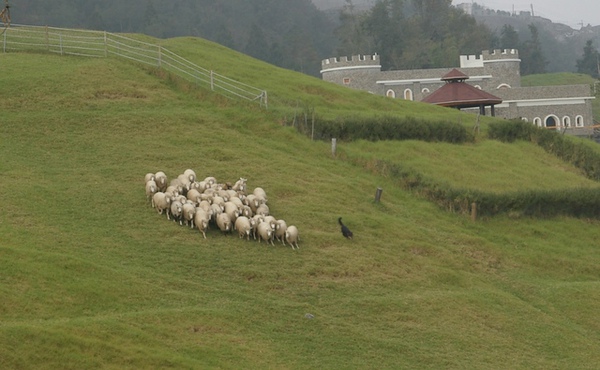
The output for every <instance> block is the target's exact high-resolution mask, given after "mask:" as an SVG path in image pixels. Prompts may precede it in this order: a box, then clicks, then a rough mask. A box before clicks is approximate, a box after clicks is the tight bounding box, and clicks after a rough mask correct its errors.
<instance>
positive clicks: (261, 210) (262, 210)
mask: <svg viewBox="0 0 600 370" xmlns="http://www.w3.org/2000/svg"><path fill="white" fill-rule="evenodd" d="M254 213H256V214H257V215H263V216H268V215H269V214H270V210H269V206H268V205H266V204H261V205H260V206H258V208H256V212H254Z"/></svg>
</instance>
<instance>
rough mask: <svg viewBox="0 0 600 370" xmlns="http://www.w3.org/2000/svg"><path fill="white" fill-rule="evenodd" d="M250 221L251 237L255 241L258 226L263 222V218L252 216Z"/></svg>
mask: <svg viewBox="0 0 600 370" xmlns="http://www.w3.org/2000/svg"><path fill="white" fill-rule="evenodd" d="M252 219H253V220H254V225H253V226H252V235H253V236H254V240H256V236H257V235H258V232H257V231H256V229H257V227H258V224H260V223H261V222H264V221H265V218H264V217H263V216H262V215H254V216H252Z"/></svg>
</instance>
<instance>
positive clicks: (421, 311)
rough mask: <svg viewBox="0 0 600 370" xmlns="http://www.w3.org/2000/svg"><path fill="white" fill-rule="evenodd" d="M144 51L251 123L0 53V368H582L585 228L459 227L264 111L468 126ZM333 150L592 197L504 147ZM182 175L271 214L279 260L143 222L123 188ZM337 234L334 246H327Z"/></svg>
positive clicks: (594, 302)
mask: <svg viewBox="0 0 600 370" xmlns="http://www.w3.org/2000/svg"><path fill="white" fill-rule="evenodd" d="M164 42H165V43H166V44H168V45H169V46H168V47H169V48H171V49H173V50H174V51H176V52H178V53H182V54H186V57H188V58H190V59H191V60H194V61H196V60H198V64H199V65H203V63H202V62H201V61H200V60H202V59H206V60H208V58H209V56H210V58H211V60H213V63H214V68H215V69H217V67H218V68H221V69H223V70H222V71H221V70H218V72H219V73H222V74H225V75H233V77H242V76H247V78H248V79H251V81H247V82H248V83H250V84H253V85H257V86H264V87H265V88H266V89H267V90H269V94H270V98H272V101H274V102H273V109H270V110H269V111H264V110H261V109H260V108H259V107H257V106H255V105H253V104H250V105H246V104H244V103H237V102H232V101H229V100H225V99H223V98H220V97H218V96H213V95H211V94H210V93H207V92H204V91H201V90H196V89H193V88H190V87H186V86H185V85H184V84H180V83H176V82H173V81H170V80H165V79H161V78H158V77H157V73H154V72H153V71H151V70H148V69H146V68H140V67H138V66H136V65H133V64H130V63H128V62H125V61H119V60H113V59H82V58H76V57H58V56H49V55H37V54H30V55H28V54H0V72H1V73H2V77H3V78H2V85H1V86H0V109H1V112H2V123H1V124H0V156H1V158H2V161H0V175H1V178H2V183H1V184H2V185H1V186H0V204H2V211H3V212H2V213H1V214H0V296H1V297H2V299H1V300H0V316H1V317H2V320H0V343H2V346H0V368H3V369H31V368H35V369H57V368H60V369H83V368H105V369H140V368H161V369H162V368H177V369H191V368H194V369H205V368H219V369H240V368H277V369H292V368H293V369H338V368H339V369H399V368H406V369H414V368H430V369H440V368H456V369H458V368H511V369H517V368H520V369H531V368H540V369H541V368H544V369H567V368H568V369H574V368H579V369H583V368H593V367H594V365H593V364H597V363H599V362H600V355H599V354H600V347H599V345H598V343H600V325H599V324H598V321H597V319H596V316H597V312H598V310H599V309H600V303H599V302H600V296H599V295H600V293H598V292H599V291H600V290H599V289H598V281H599V271H598V268H597V266H598V265H599V264H600V257H598V253H597V252H598V250H597V246H598V240H599V238H600V231H599V230H600V228H599V226H600V222H599V221H597V220H584V219H572V218H560V219H548V220H535V219H528V218H522V219H518V220H513V219H510V218H507V217H496V218H492V219H490V220H483V221H479V222H471V221H470V220H469V219H467V218H465V217H462V216H459V215H456V214H452V213H447V212H445V211H443V210H441V209H439V208H437V207H436V206H435V205H433V204H431V203H429V202H427V201H424V200H422V199H419V198H418V197H416V196H415V195H413V194H411V193H409V192H406V191H404V190H402V189H399V188H397V187H396V186H395V185H394V182H393V180H392V179H389V178H387V177H386V176H383V175H378V174H373V173H371V172H370V171H368V169H364V168H361V167H357V166H354V165H352V164H351V163H350V161H345V160H344V159H343V156H340V157H338V158H332V157H331V153H330V146H329V143H324V142H311V141H310V140H308V139H306V138H305V137H303V136H301V135H299V134H297V133H296V132H295V131H294V129H293V128H291V127H282V126H281V125H280V124H279V123H278V122H279V121H280V120H281V118H282V115H284V114H289V112H290V111H289V110H288V108H283V107H285V105H284V104H280V105H278V104H277V102H278V99H279V102H284V101H296V100H297V101H301V102H309V103H310V104H313V105H314V107H315V110H316V111H317V112H318V113H319V114H323V115H329V116H330V117H336V116H351V115H368V114H382V113H383V112H387V113H391V114H397V115H410V116H417V117H424V118H429V119H438V118H440V117H445V116H446V115H447V116H448V117H450V118H451V119H456V120H461V121H462V122H464V124H466V125H472V123H469V121H470V120H471V119H472V116H469V115H466V114H460V113H459V112H456V111H454V110H446V109H442V108H437V107H431V106H426V105H423V104H417V103H410V102H398V101H391V100H389V99H385V98H381V97H375V96H371V95H369V94H365V93H362V92H357V91H348V89H344V88H341V87H337V86H333V85H331V84H327V83H324V82H322V81H318V80H316V79H313V78H310V77H307V76H303V75H300V74H296V73H292V72H288V71H284V70H281V69H276V68H273V67H270V66H267V65H265V64H263V63H260V62H258V61H255V60H252V59H248V58H245V57H243V56H241V55H239V54H237V53H233V52H231V51H230V50H227V49H224V48H220V47H218V46H216V45H214V44H210V43H207V42H205V41H202V40H197V39H174V40H165V41H164ZM235 61H237V63H234V62H235ZM338 145H339V149H340V152H341V153H344V152H345V153H347V155H348V156H350V155H354V156H364V157H365V158H369V157H375V156H382V157H385V158H390V159H395V160H398V161H402V162H406V163H407V164H408V165H410V166H415V167H418V168H420V169H422V171H423V172H424V173H426V174H428V175H429V176H436V177H438V178H439V179H440V180H443V181H448V182H456V183H459V182H461V181H468V182H469V183H473V184H475V183H477V184H479V185H478V186H483V187H495V186H498V188H503V187H504V186H508V185H503V186H499V185H497V183H498V182H500V181H502V182H504V183H506V184H510V183H511V181H506V179H507V178H514V179H515V182H516V183H517V184H521V185H520V186H541V185H539V184H544V185H543V186H551V185H549V184H554V186H559V187H568V188H570V187H575V186H595V184H591V183H589V182H588V181H587V180H585V179H584V178H583V177H582V176H580V175H579V174H578V172H577V171H576V170H575V169H574V168H572V167H570V166H567V165H565V164H564V163H561V162H559V161H557V160H556V159H553V158H550V157H548V156H547V155H546V154H545V153H543V152H542V151H540V150H539V149H538V148H535V147H531V146H529V145H526V144H523V143H518V144H510V145H509V144H500V143H496V142H489V141H487V140H485V139H484V138H480V140H479V141H478V142H477V143H476V144H469V145H465V146H451V145H446V144H426V143H417V142H400V143H391V142H390V143H384V142H380V143H375V144H373V143H365V142H356V143H338ZM502 158H506V160H502ZM481 162H490V163H489V164H484V163H481ZM453 166H456V168H460V172H461V175H460V176H459V175H457V174H456V173H455V171H452V170H449V168H451V167H453ZM186 168H193V169H195V170H196V172H197V173H198V174H199V176H208V175H213V176H215V177H217V179H219V180H222V181H234V180H235V179H237V178H238V177H240V176H242V177H245V178H248V185H249V187H250V188H252V187H256V186H261V187H263V188H264V189H265V190H266V191H267V193H268V195H269V203H270V207H271V211H272V213H273V214H274V215H275V216H277V217H278V218H284V219H285V220H286V221H287V222H288V224H295V225H297V226H298V228H299V229H300V235H301V241H300V250H299V251H292V250H291V248H289V247H288V248H284V247H282V246H280V245H279V246H276V247H267V246H265V245H264V243H263V244H258V243H255V242H246V241H243V240H239V239H237V237H233V236H223V235H221V234H220V233H219V232H217V231H216V230H214V228H213V229H211V230H210V231H209V232H208V235H207V239H206V240H205V239H203V238H202V236H201V235H200V234H199V233H198V231H195V230H189V229H186V228H184V227H180V226H178V225H176V224H175V223H173V222H168V221H167V220H166V218H165V217H164V216H159V215H158V214H157V213H156V212H155V211H154V210H153V209H152V208H151V207H150V206H149V205H148V203H147V202H146V199H145V195H144V188H143V176H144V174H145V173H147V172H155V171H158V170H164V171H165V172H166V173H167V175H169V176H171V177H173V176H176V175H177V174H178V173H181V172H183V170H185V169H186ZM528 173H530V174H531V177H528V176H527V174H528ZM378 186H381V187H382V188H383V189H384V193H383V197H382V201H381V203H378V204H377V203H374V202H373V196H374V194H375V190H376V188H377V187H378ZM511 186H512V185H511ZM339 216H342V217H343V218H344V221H345V223H346V224H347V225H348V226H350V227H351V229H352V231H353V232H354V234H355V239H354V240H352V241H349V240H346V239H344V238H343V237H342V236H341V233H340V232H339V228H338V225H337V223H336V222H337V217H339ZM306 314H311V315H313V318H309V317H310V316H309V317H307V316H306Z"/></svg>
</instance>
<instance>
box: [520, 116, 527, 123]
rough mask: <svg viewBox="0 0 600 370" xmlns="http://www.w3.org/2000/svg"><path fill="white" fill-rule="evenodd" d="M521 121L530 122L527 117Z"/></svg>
mask: <svg viewBox="0 0 600 370" xmlns="http://www.w3.org/2000/svg"><path fill="white" fill-rule="evenodd" d="M521 121H523V122H529V120H528V119H527V117H521Z"/></svg>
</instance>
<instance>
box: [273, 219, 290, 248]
mask: <svg viewBox="0 0 600 370" xmlns="http://www.w3.org/2000/svg"><path fill="white" fill-rule="evenodd" d="M286 230H287V223H286V222H285V220H277V222H276V223H275V239H277V240H279V241H281V244H283V245H285V232H286Z"/></svg>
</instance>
